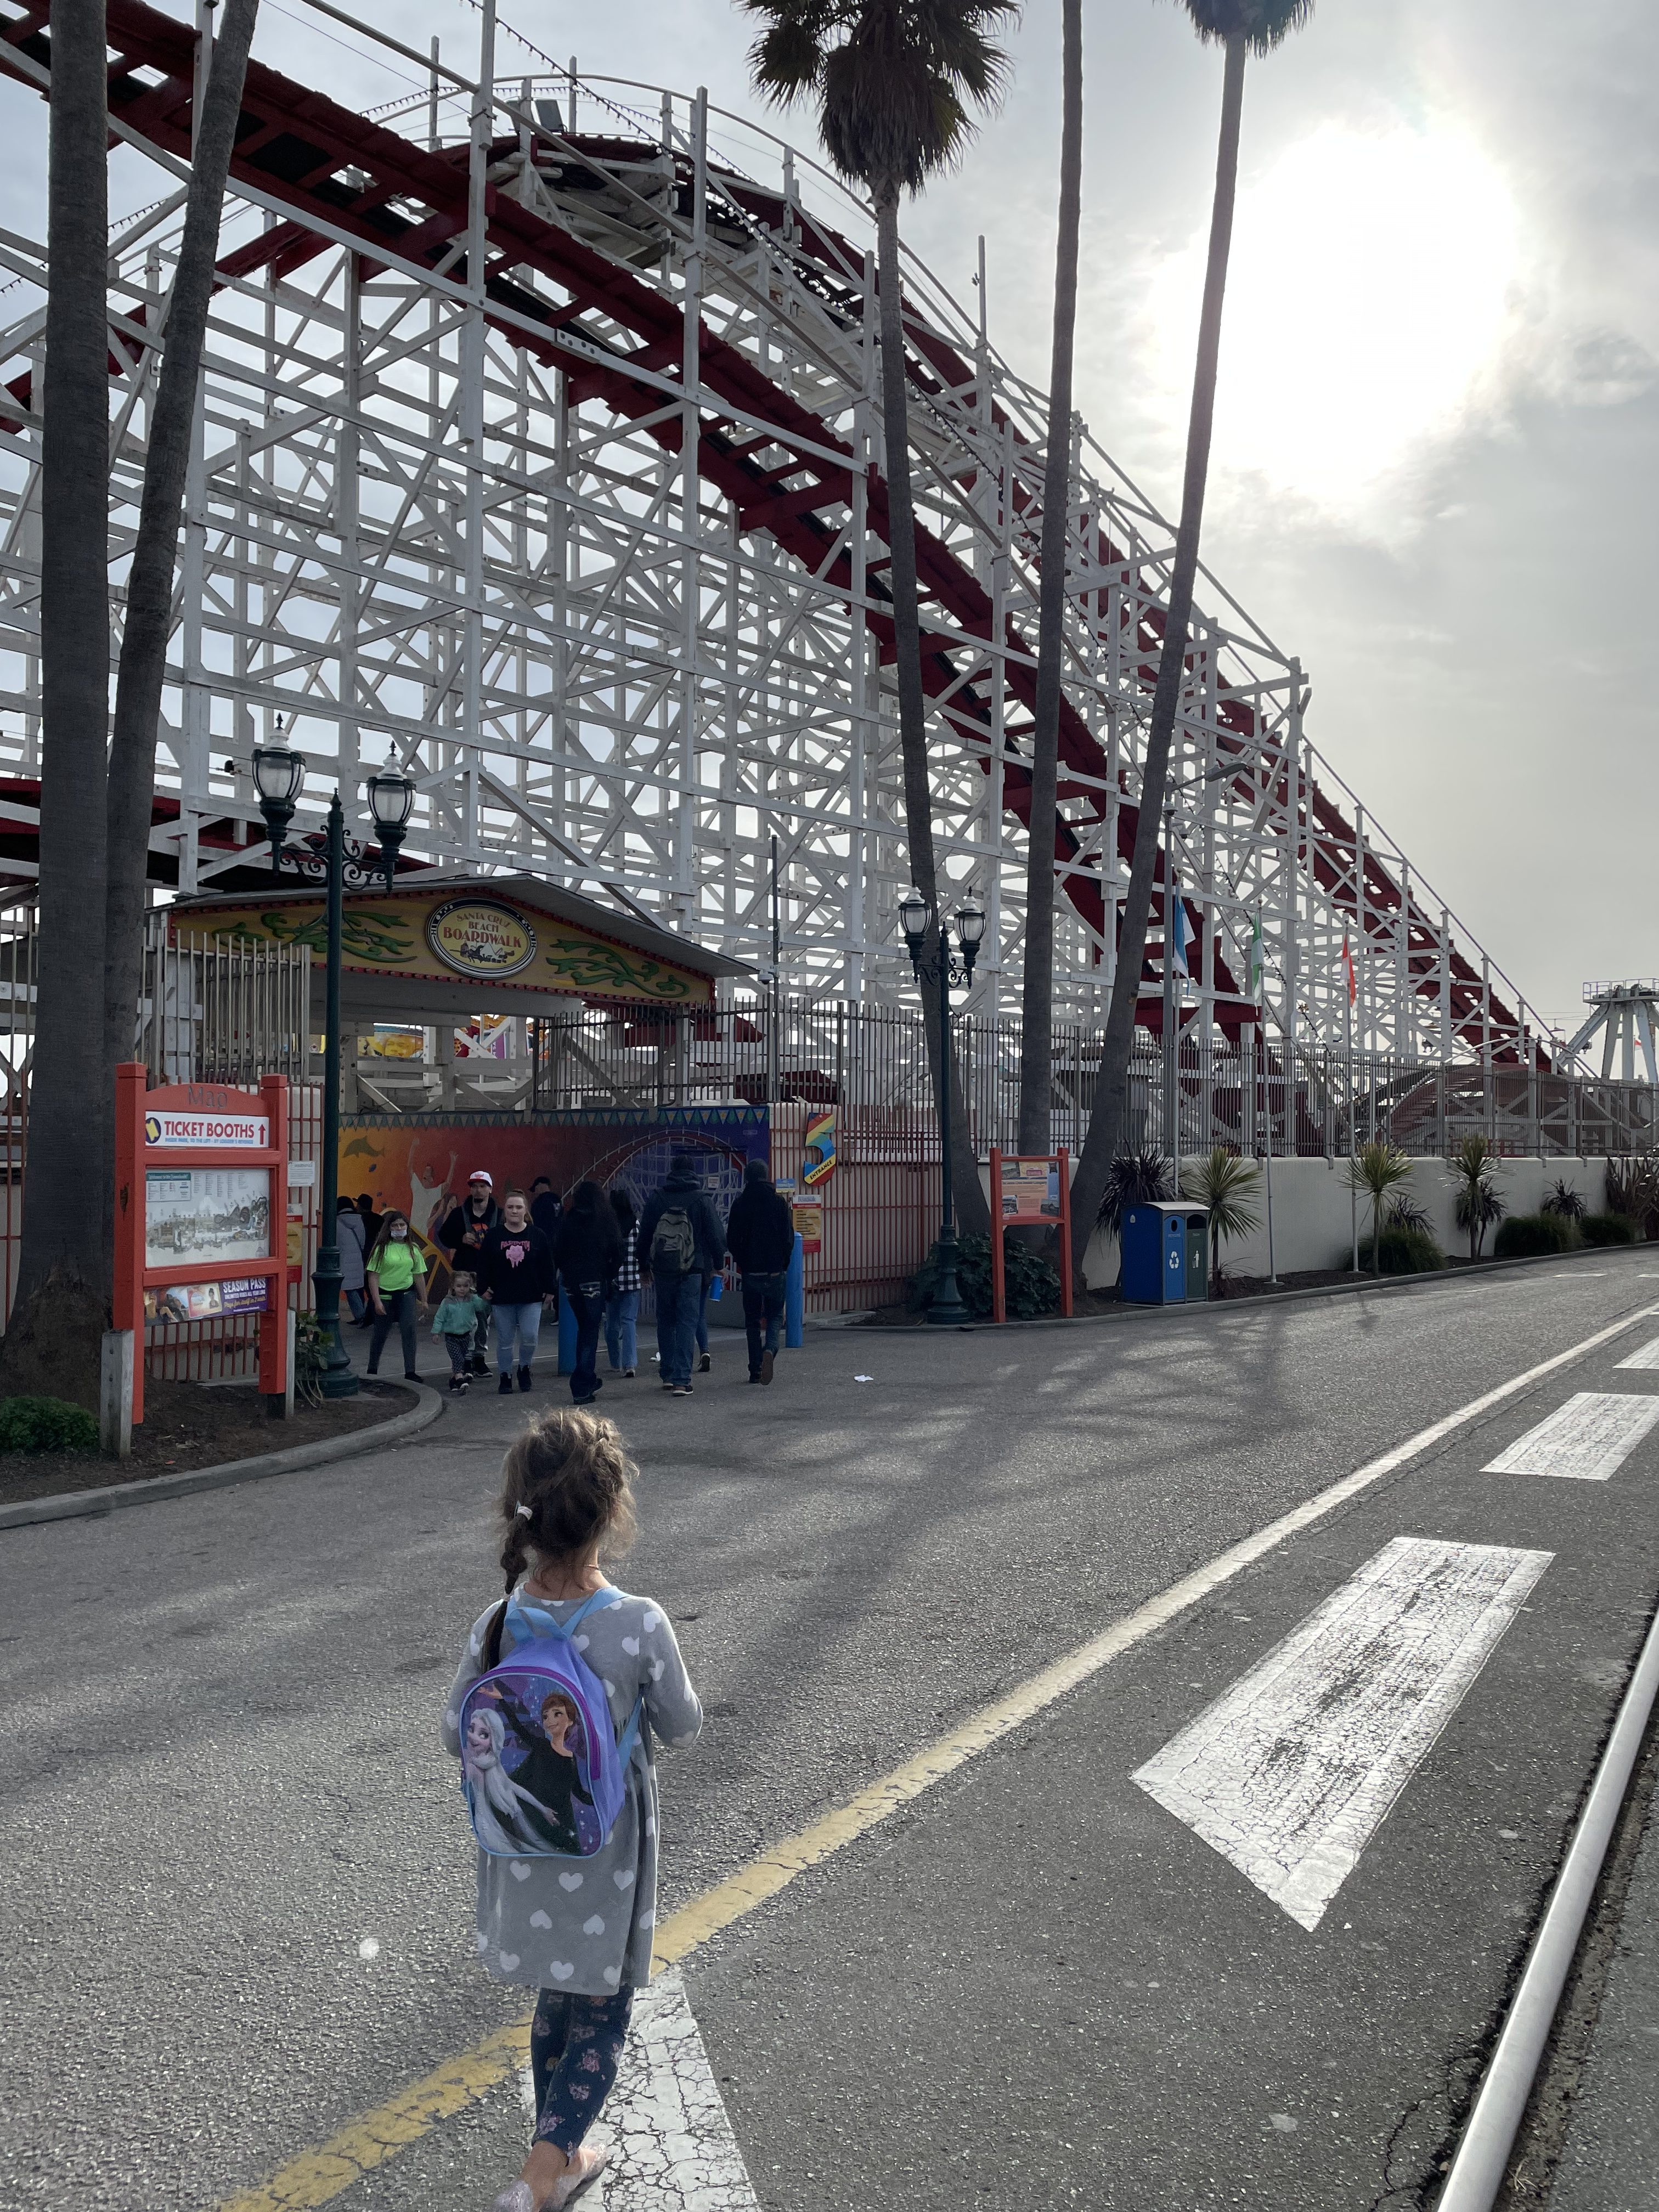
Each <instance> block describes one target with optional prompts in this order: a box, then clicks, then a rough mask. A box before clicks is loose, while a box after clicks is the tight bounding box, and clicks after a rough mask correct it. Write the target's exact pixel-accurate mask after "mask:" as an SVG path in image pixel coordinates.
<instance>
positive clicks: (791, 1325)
mask: <svg viewBox="0 0 1659 2212" xmlns="http://www.w3.org/2000/svg"><path fill="white" fill-rule="evenodd" d="M783 1340H784V1342H785V1344H786V1345H787V1346H788V1347H789V1349H790V1351H791V1352H799V1350H800V1348H801V1346H802V1345H803V1344H804V1343H805V1340H806V1262H805V1259H804V1258H803V1257H802V1255H801V1241H800V1231H799V1230H797V1231H796V1232H795V1249H794V1250H793V1252H792V1253H791V1254H790V1255H789V1273H788V1275H787V1277H786V1279H785V1282H784V1291H783Z"/></svg>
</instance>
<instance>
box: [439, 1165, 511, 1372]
mask: <svg viewBox="0 0 1659 2212" xmlns="http://www.w3.org/2000/svg"><path fill="white" fill-rule="evenodd" d="M500 1227H501V1208H500V1206H497V1205H496V1203H495V1182H494V1179H493V1177H492V1176H491V1175H490V1173H489V1169H488V1168H474V1169H473V1170H472V1173H471V1175H470V1176H468V1177H467V1183H466V1196H465V1198H464V1199H463V1200H461V1201H460V1203H459V1206H451V1207H450V1209H449V1212H447V1214H445V1216H444V1218H443V1224H442V1226H441V1228H440V1229H439V1231H438V1243H439V1245H440V1246H441V1249H442V1250H443V1252H444V1255H445V1256H446V1257H447V1260H448V1261H449V1265H450V1269H451V1271H452V1273H453V1270H454V1269H455V1268H457V1267H470V1268H471V1269H472V1271H473V1272H474V1273H475V1274H476V1273H477V1267H478V1255H479V1254H480V1253H481V1252H482V1251H483V1245H484V1239H485V1237H488V1236H489V1233H490V1231H492V1230H495V1229H499V1228H500ZM472 1372H473V1373H474V1374H475V1375H488V1374H489V1316H488V1315H487V1314H486V1316H485V1317H484V1319H483V1321H482V1322H480V1323H479V1324H478V1334H477V1337H476V1339H475V1340H474V1341H473V1346H472Z"/></svg>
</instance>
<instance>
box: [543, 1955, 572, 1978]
mask: <svg viewBox="0 0 1659 2212" xmlns="http://www.w3.org/2000/svg"><path fill="white" fill-rule="evenodd" d="M547 1971H548V1972H549V1973H550V1974H551V1975H552V1977H553V1978H554V1980H555V1981H556V1982H568V1980H569V1979H570V1977H571V1976H572V1974H574V1972H575V1971H576V1969H575V1967H574V1966H572V1965H571V1963H570V1961H569V1960H567V1959H554V1960H550V1962H549V1964H548V1969H547Z"/></svg>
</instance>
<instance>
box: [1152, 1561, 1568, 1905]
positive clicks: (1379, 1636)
mask: <svg viewBox="0 0 1659 2212" xmlns="http://www.w3.org/2000/svg"><path fill="white" fill-rule="evenodd" d="M1552 1558H1553V1553H1549V1552H1521V1551H1511V1550H1509V1549H1506V1548H1505V1547H1502V1546H1499V1545H1494V1544H1449V1543H1437V1542H1431V1541H1425V1540H1424V1539H1421V1538H1419V1537H1414V1536H1397V1537H1396V1538H1395V1541H1393V1543H1391V1544H1389V1545H1386V1546H1385V1547H1383V1550H1382V1551H1380V1552H1379V1553H1377V1554H1376V1557H1375V1559H1370V1560H1369V1561H1368V1562H1367V1563H1366V1565H1364V1566H1363V1567H1362V1568H1361V1569H1360V1570H1359V1571H1358V1574H1357V1575H1355V1576H1353V1577H1352V1579H1351V1580H1350V1581H1348V1582H1346V1583H1344V1584H1343V1586H1342V1588H1341V1589H1339V1590H1337V1591H1335V1592H1334V1593H1333V1595H1331V1596H1329V1597H1328V1598H1327V1599H1326V1601H1325V1602H1324V1603H1323V1604H1322V1606H1320V1607H1317V1609H1316V1611H1315V1612H1313V1613H1310V1614H1309V1616H1308V1618H1307V1619H1306V1620H1304V1622H1303V1623H1302V1625H1301V1626H1300V1627H1299V1628H1297V1629H1295V1630H1294V1631H1293V1632H1291V1634H1290V1635H1289V1636H1287V1637H1286V1638H1285V1640H1284V1642H1283V1643H1282V1644H1278V1645H1276V1646H1275V1647H1274V1649H1273V1650H1271V1651H1270V1652H1268V1653H1267V1656H1266V1657H1265V1658H1263V1659H1261V1660H1259V1661H1258V1662H1257V1663H1256V1664H1255V1666H1254V1667H1252V1668H1250V1670H1249V1673H1248V1674H1244V1675H1243V1676H1241V1677H1240V1679H1239V1680H1237V1682H1235V1683H1234V1684H1233V1686H1232V1687H1231V1689H1229V1690H1227V1691H1226V1692H1225V1693H1224V1694H1223V1695H1222V1696H1221V1697H1219V1698H1218V1699H1216V1700H1215V1702H1214V1704H1213V1705H1209V1706H1207V1707H1206V1709H1205V1711H1203V1712H1201V1713H1200V1715H1199V1716H1198V1717H1197V1718H1196V1719H1195V1720H1194V1721H1192V1722H1190V1723H1188V1726H1187V1727H1185V1728H1184V1729H1182V1731H1181V1732H1180V1734H1179V1735H1176V1736H1175V1737H1173V1738H1172V1739H1171V1740H1170V1742H1168V1743H1167V1744H1165V1746H1164V1748H1163V1750H1162V1751H1160V1752H1158V1753H1157V1754H1156V1755H1155V1756H1154V1757H1153V1758H1152V1759H1148V1760H1147V1762H1146V1765H1144V1766H1143V1767H1141V1768H1140V1769H1139V1771H1137V1773H1136V1774H1135V1775H1134V1777H1133V1779H1134V1780H1135V1781H1136V1782H1138V1783H1139V1785H1140V1787H1141V1788H1142V1789H1143V1790H1146V1793H1147V1795H1148V1796H1151V1797H1154V1798H1156V1799H1157V1801H1158V1803H1159V1804H1160V1805H1162V1806H1163V1807H1164V1809H1165V1811H1166V1812H1170V1813H1173V1814H1175V1816H1176V1819H1177V1820H1182V1821H1184V1822H1185V1823H1186V1825H1187V1826H1188V1827H1189V1828H1191V1829H1192V1830H1193V1832H1194V1834H1196V1835H1198V1836H1199V1837H1200V1838H1202V1840H1203V1841H1204V1842H1205V1843H1206V1844H1209V1845H1210V1846H1211V1847H1212V1849H1213V1850H1217V1851H1219V1852H1220V1854H1221V1856H1222V1857H1224V1858H1225V1859H1228V1860H1231V1863H1232V1864H1233V1865H1234V1866H1236V1867H1237V1869H1239V1871H1240V1872H1241V1873H1242V1874H1243V1875H1246V1876H1247V1877H1248V1879H1249V1881H1253V1882H1254V1883H1255V1886H1256V1887H1257V1888H1258V1889H1259V1890H1261V1892H1262V1893H1263V1894H1264V1895H1265V1896H1267V1897H1270V1898H1271V1899H1273V1903H1274V1904H1275V1905H1280V1906H1282V1907H1283V1909H1284V1910H1285V1911H1286V1912H1287V1913H1289V1915H1290V1917H1291V1919H1292V1920H1294V1921H1296V1922H1297V1923H1298V1924H1299V1925H1300V1926H1302V1927H1304V1928H1307V1929H1314V1928H1316V1927H1317V1926H1318V1925H1319V1923H1320V1919H1321V1917H1322V1915H1323V1913H1324V1911H1325V1908H1326V1906H1327V1905H1328V1904H1329V1903H1330V1901H1331V1899H1332V1898H1334V1896H1335V1894H1336V1893H1337V1891H1338V1890H1339V1889H1340V1887H1341V1886H1342V1884H1343V1882H1344V1881H1346V1879H1347V1877H1348V1875H1350V1874H1351V1873H1352V1871H1353V1869H1354V1868H1355V1867H1356V1866H1357V1865H1358V1862H1359V1857H1360V1854H1361V1852H1362V1851H1363V1850H1364V1848H1365V1846H1366V1844H1368V1843H1370V1839H1371V1838H1372V1837H1373V1836H1374V1835H1375V1834H1376V1831H1377V1829H1378V1827H1379V1826H1381V1825H1382V1823H1383V1820H1384V1819H1385V1818H1386V1816H1387V1814H1388V1813H1389V1808H1390V1807H1391V1806H1392V1805H1393V1804H1394V1802H1395V1799H1396V1798H1397V1797H1398V1796H1399V1795H1400V1793H1401V1790H1403V1789H1404V1788H1405V1786H1406V1784H1407V1782H1408V1781H1409V1780H1410V1779H1411V1778H1412V1775H1413V1773H1414V1772H1415V1771H1416V1769H1417V1768H1418V1766H1419V1765H1420V1764H1421V1763H1422V1761H1423V1759H1425V1757H1426V1756H1427V1754H1428V1753H1429V1751H1430V1749H1431V1747H1432V1746H1433V1744H1434V1742H1435V1740H1436V1738H1437V1736H1438V1735H1439V1734H1440V1732H1441V1730H1442V1729H1443V1728H1444V1727H1445V1725H1446V1723H1447V1722H1448V1721H1449V1719H1450V1718H1451V1717H1452V1715H1453V1714H1454V1713H1455V1711H1456V1710H1457V1708H1458V1706H1459V1705H1460V1704H1461V1703H1462V1700H1463V1699H1464V1697H1465V1696H1466V1695H1467V1693H1468V1690H1469V1687H1470V1686H1471V1684H1472V1683H1473V1682H1474V1680H1475V1677H1476V1676H1477V1675H1478V1674H1480V1669H1481V1668H1482V1667H1483V1666H1485V1664H1486V1661H1487V1659H1488V1658H1489V1657H1490V1656H1491V1654H1492V1650H1493V1649H1494V1648H1495V1646H1496V1645H1497V1643H1498V1638H1500V1637H1501V1636H1502V1635H1503V1633H1504V1630H1505V1629H1506V1628H1507V1627H1508V1626H1509V1625H1510V1622H1511V1621H1512V1620H1514V1618H1515V1616H1516V1613H1517V1612H1518V1611H1519V1609H1520V1607H1521V1606H1522V1603H1523V1602H1524V1601H1525V1600H1526V1598H1527V1596H1528V1593H1529V1592H1530V1591H1531V1589H1533V1586H1534V1583H1536V1582H1537V1580H1538V1577H1540V1576H1541V1574H1542V1573H1543V1571H1544V1570H1545V1568H1546V1567H1547V1565H1549V1563H1550V1560H1551V1559H1552Z"/></svg>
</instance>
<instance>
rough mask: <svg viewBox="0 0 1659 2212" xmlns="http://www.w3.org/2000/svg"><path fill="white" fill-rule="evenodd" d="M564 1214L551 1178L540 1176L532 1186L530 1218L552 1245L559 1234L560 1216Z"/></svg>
mask: <svg viewBox="0 0 1659 2212" xmlns="http://www.w3.org/2000/svg"><path fill="white" fill-rule="evenodd" d="M562 1212H564V1207H563V1206H562V1203H561V1201H560V1198H559V1194H558V1192H557V1191H556V1190H555V1189H554V1188H553V1178H552V1177H551V1176H537V1178H536V1180H535V1182H532V1184H531V1186H530V1218H531V1220H532V1222H533V1223H534V1224H535V1225H536V1227H537V1228H538V1229H539V1230H540V1231H541V1232H542V1235H543V1236H544V1237H546V1239H547V1241H548V1243H552V1242H553V1240H554V1238H555V1237H556V1236H557V1235H558V1233H559V1216H560V1215H561V1214H562Z"/></svg>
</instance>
